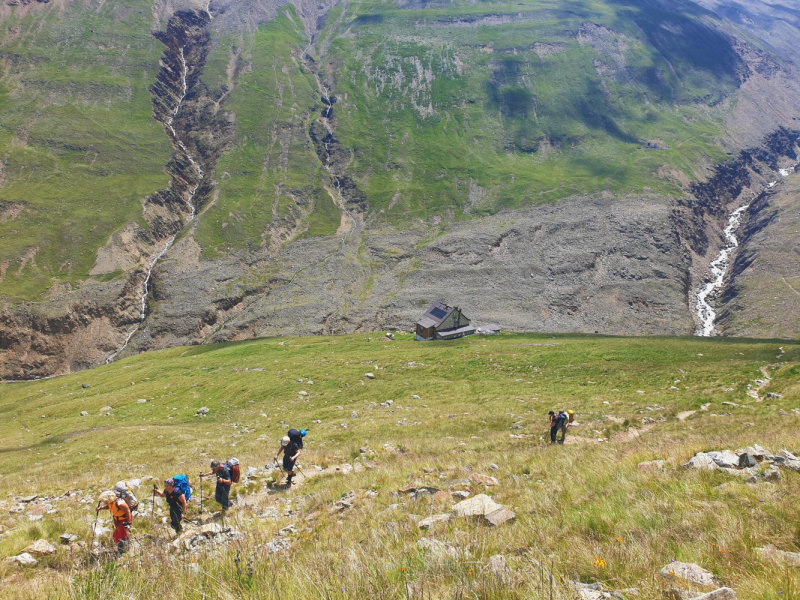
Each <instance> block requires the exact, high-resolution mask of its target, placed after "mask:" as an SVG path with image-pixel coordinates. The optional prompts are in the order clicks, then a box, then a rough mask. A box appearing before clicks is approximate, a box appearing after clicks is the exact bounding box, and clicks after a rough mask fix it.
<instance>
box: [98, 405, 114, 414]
mask: <svg viewBox="0 0 800 600" xmlns="http://www.w3.org/2000/svg"><path fill="white" fill-rule="evenodd" d="M112 410H114V409H113V408H111V407H110V406H104V407H103V408H101V409H100V414H101V415H102V414H103V413H110V412H111V411H112Z"/></svg>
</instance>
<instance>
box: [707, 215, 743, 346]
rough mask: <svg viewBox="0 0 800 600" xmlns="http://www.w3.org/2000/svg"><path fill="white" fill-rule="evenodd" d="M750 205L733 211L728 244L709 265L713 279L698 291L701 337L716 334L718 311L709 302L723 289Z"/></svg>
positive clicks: (726, 233)
mask: <svg viewBox="0 0 800 600" xmlns="http://www.w3.org/2000/svg"><path fill="white" fill-rule="evenodd" d="M749 207H750V205H749V204H746V205H744V206H740V207H739V208H737V209H736V210H735V211H733V212H732V213H731V216H730V217H729V218H728V226H727V227H726V228H725V232H724V233H725V238H726V239H727V240H728V245H727V246H725V248H723V249H722V250H721V251H720V253H719V255H718V256H717V258H715V259H714V260H713V261H711V264H709V265H708V267H709V270H710V271H711V275H712V279H711V281H709V282H707V283H705V284H704V285H703V286H702V287H701V288H700V290H699V291H698V292H697V308H696V313H697V320H698V323H699V324H698V326H697V331H696V332H695V335H697V336H701V337H711V336H713V335H714V333H715V331H714V322H715V321H716V319H717V313H716V312H715V311H714V309H713V308H712V307H711V305H710V304H709V303H708V300H709V297H711V298H713V297H714V295H716V293H717V292H718V291H719V290H720V289H722V284H723V281H724V279H725V273H727V271H728V267H729V266H730V262H731V255H732V254H733V253H734V252H735V251H736V249H737V248H738V247H739V241H738V240H737V239H736V236H735V235H734V234H735V233H736V230H737V229H739V225H740V224H741V222H742V216H743V215H744V211H746V210H747V209H748V208H749Z"/></svg>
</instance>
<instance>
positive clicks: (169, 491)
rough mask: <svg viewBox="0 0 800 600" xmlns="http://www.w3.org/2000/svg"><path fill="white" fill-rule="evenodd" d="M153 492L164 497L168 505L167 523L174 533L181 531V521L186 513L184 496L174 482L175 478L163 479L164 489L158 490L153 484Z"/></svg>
mask: <svg viewBox="0 0 800 600" xmlns="http://www.w3.org/2000/svg"><path fill="white" fill-rule="evenodd" d="M153 493H155V494H156V495H158V496H160V497H162V498H164V499H165V500H166V501H167V505H168V506H169V523H170V525H171V526H172V528H173V529H174V530H175V533H180V532H181V531H183V527H181V521H182V520H183V517H184V515H185V514H186V496H184V494H183V490H182V489H181V488H180V487H178V486H177V485H176V484H175V480H174V479H172V478H170V479H167V480H165V481H164V491H163V492H162V491H159V489H158V486H157V485H156V484H155V483H154V484H153Z"/></svg>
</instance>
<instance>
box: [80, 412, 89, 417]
mask: <svg viewBox="0 0 800 600" xmlns="http://www.w3.org/2000/svg"><path fill="white" fill-rule="evenodd" d="M81 416H82V417H88V416H89V413H88V412H86V411H85V410H82V411H81Z"/></svg>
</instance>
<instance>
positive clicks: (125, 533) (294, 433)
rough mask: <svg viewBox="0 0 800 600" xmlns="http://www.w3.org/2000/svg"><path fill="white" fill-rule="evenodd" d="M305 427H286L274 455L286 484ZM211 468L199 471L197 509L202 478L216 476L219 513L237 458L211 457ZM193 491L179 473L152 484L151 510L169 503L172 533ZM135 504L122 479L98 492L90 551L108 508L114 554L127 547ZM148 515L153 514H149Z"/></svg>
mask: <svg viewBox="0 0 800 600" xmlns="http://www.w3.org/2000/svg"><path fill="white" fill-rule="evenodd" d="M306 433H307V431H306V430H305V429H300V430H297V429H290V430H289V431H288V433H287V434H286V435H285V436H284V437H283V439H282V440H281V447H280V449H279V450H278V454H276V455H275V463H276V464H277V462H278V456H279V455H280V454H281V452H283V470H284V471H286V473H287V477H286V486H287V487H290V486H291V485H292V478H293V477H294V475H295V473H294V470H295V463H296V462H297V457H298V456H299V455H300V450H301V449H302V448H303V438H304V437H305V436H306ZM210 468H211V471H210V472H208V473H199V477H200V512H201V513H202V512H203V478H205V477H211V476H212V475H216V478H217V482H216V489H215V492H214V500H216V501H217V502H218V503H219V505H220V506H221V507H222V514H223V515H224V514H225V513H226V511H227V510H228V509H229V508H230V507H231V501H230V492H231V485H232V484H234V483H239V480H240V477H241V471H240V466H239V460H238V459H236V458H231V459H230V460H227V461H225V462H222V461H219V460H212V461H211V465H210ZM193 493H194V490H193V489H192V487H191V486H190V485H189V480H188V478H187V477H186V475H183V474H180V475H175V476H174V477H170V478H169V479H166V480H164V490H163V491H161V490H159V489H158V485H157V484H153V504H152V508H151V510H152V511H155V497H156V496H159V497H160V498H164V500H165V501H166V503H167V506H169V521H170V526H171V527H172V529H174V530H175V533H176V534H180V533H181V532H182V531H183V526H182V525H181V522H182V521H183V520H184V518H185V517H186V511H187V504H186V503H187V502H188V500H189V498H191V496H192V494H193ZM138 505H139V500H138V499H137V498H136V495H135V494H134V493H133V491H132V490H131V489H130V487H129V486H128V484H127V483H126V482H125V481H119V482H117V484H116V485H115V486H114V489H113V490H106V491H104V492H102V493H101V494H100V496H99V498H98V499H97V508H96V511H95V513H96V514H95V521H94V525H92V543H91V545H90V551H93V546H94V538H95V537H96V536H99V535H100V534H101V533H102V531H103V528H102V527H99V526H98V523H97V518H98V516H99V514H100V511H101V510H108V511H109V512H110V513H111V516H112V517H113V520H114V533H113V536H112V538H113V540H114V543H115V544H116V546H117V548H116V555H117V556H120V555H122V554H123V553H124V552H125V551H126V550H127V548H128V542H129V538H130V535H131V525H132V523H133V511H134V510H136V508H137V507H138ZM151 514H154V512H153V513H151Z"/></svg>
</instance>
